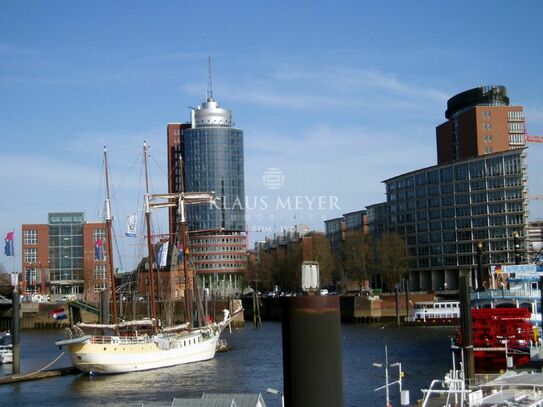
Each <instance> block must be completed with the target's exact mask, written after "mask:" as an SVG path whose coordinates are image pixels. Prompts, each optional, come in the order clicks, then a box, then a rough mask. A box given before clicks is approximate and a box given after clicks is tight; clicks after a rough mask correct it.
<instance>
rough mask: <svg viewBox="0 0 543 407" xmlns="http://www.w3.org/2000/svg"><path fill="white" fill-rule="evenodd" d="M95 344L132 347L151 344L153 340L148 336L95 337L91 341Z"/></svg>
mask: <svg viewBox="0 0 543 407" xmlns="http://www.w3.org/2000/svg"><path fill="white" fill-rule="evenodd" d="M91 342H92V343H94V344H100V345H102V344H114V345H131V344H141V343H151V342H153V338H152V337H150V336H148V335H142V336H101V335H95V336H93V337H92V340H91Z"/></svg>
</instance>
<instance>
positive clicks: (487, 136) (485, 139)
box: [483, 134, 492, 143]
mask: <svg viewBox="0 0 543 407" xmlns="http://www.w3.org/2000/svg"><path fill="white" fill-rule="evenodd" d="M483 140H484V142H485V143H492V136H491V135H490V134H485V136H484V137H483Z"/></svg>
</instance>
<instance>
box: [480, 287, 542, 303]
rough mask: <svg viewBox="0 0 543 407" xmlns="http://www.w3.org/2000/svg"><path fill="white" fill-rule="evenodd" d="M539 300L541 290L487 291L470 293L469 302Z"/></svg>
mask: <svg viewBox="0 0 543 407" xmlns="http://www.w3.org/2000/svg"><path fill="white" fill-rule="evenodd" d="M503 298H507V299H512V298H516V299H522V298H531V299H538V298H541V290H505V289H504V290H487V291H476V292H473V293H471V300H472V301H473V300H490V299H503Z"/></svg>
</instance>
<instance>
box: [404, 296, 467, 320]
mask: <svg viewBox="0 0 543 407" xmlns="http://www.w3.org/2000/svg"><path fill="white" fill-rule="evenodd" d="M406 322H407V323H413V324H423V325H457V324H459V322H460V302H459V301H442V300H436V301H420V302H416V303H415V305H414V306H413V310H412V311H411V315H410V316H409V317H407V318H406Z"/></svg>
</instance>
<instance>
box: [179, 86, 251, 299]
mask: <svg viewBox="0 0 543 407" xmlns="http://www.w3.org/2000/svg"><path fill="white" fill-rule="evenodd" d="M182 138H183V153H184V154H183V155H184V157H183V158H184V175H185V176H184V182H185V191H187V192H213V193H214V194H215V197H216V198H217V200H216V203H215V205H208V204H202V205H190V206H189V207H188V208H187V218H188V219H187V221H188V227H189V231H190V232H191V237H190V246H191V258H192V262H193V264H194V268H195V271H196V273H197V275H198V277H199V281H200V284H201V286H202V287H205V288H210V289H211V290H212V292H214V293H215V294H217V295H230V294H236V293H238V294H239V293H241V290H242V288H243V273H244V272H245V271H246V262H247V257H246V235H245V232H244V231H245V182H244V165H243V162H244V160H243V131H241V130H239V129H235V128H233V127H232V115H231V113H230V111H229V110H227V109H223V108H221V107H220V106H219V104H218V103H217V102H216V101H215V100H214V99H213V97H212V95H209V96H208V98H207V100H206V102H204V103H202V105H201V106H198V107H197V108H196V109H193V111H192V122H191V128H187V129H184V130H183V135H182Z"/></svg>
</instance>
